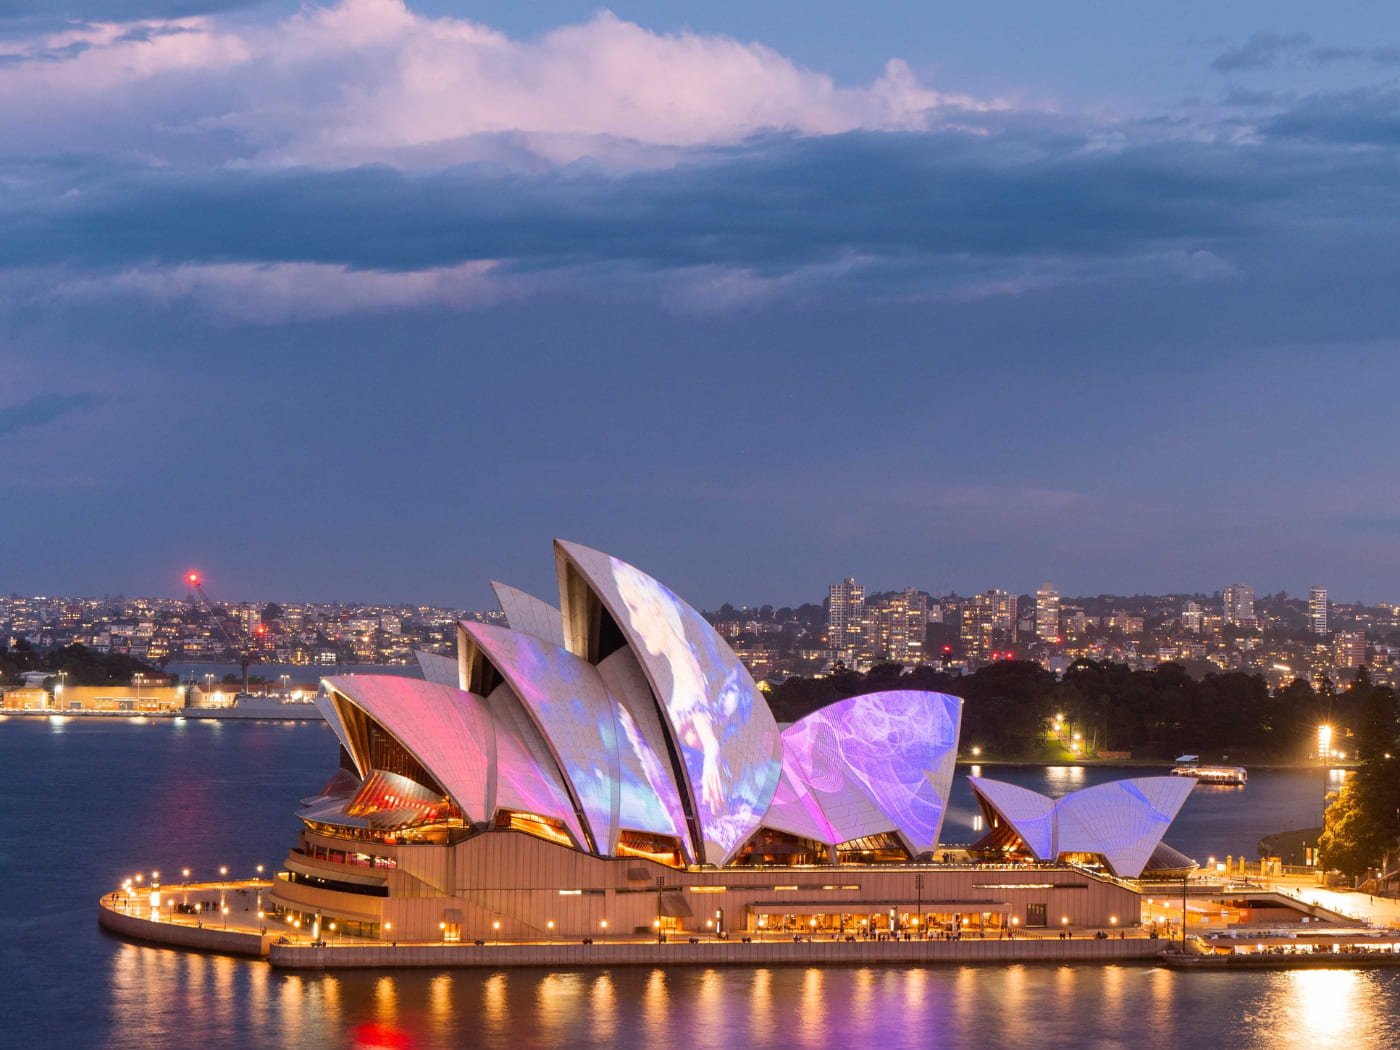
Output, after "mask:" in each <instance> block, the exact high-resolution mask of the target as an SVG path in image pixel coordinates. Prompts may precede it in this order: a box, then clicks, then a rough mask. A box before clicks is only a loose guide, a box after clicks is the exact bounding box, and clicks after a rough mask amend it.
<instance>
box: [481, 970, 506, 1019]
mask: <svg viewBox="0 0 1400 1050" xmlns="http://www.w3.org/2000/svg"><path fill="white" fill-rule="evenodd" d="M506 1007H507V1002H506V975H505V974H503V973H497V974H492V975H491V976H490V977H488V978H487V979H486V983H485V984H484V985H483V986H482V989H481V1016H482V1019H483V1021H484V1022H485V1024H484V1027H486V1028H489V1029H492V1030H493V1031H496V1032H504V1031H505V1030H506V1027H507V1026H508V1025H509V1024H510V1011H509V1010H508V1009H507V1008H506Z"/></svg>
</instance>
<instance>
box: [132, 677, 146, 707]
mask: <svg viewBox="0 0 1400 1050" xmlns="http://www.w3.org/2000/svg"><path fill="white" fill-rule="evenodd" d="M145 681H146V676H145V675H144V674H142V673H141V672H140V671H137V672H136V673H135V674H134V675H132V676H131V682H132V684H133V685H134V686H136V710H138V711H139V710H141V685H142V683H144V682H145Z"/></svg>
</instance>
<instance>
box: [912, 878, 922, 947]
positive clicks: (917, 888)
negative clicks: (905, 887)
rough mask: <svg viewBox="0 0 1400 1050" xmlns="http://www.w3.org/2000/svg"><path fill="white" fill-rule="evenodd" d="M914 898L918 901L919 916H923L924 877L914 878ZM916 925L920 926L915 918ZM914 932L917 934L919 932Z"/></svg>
mask: <svg viewBox="0 0 1400 1050" xmlns="http://www.w3.org/2000/svg"><path fill="white" fill-rule="evenodd" d="M914 897H915V900H916V901H917V904H916V907H917V909H918V914H919V915H920V916H921V915H923V913H924V877H923V876H922V875H915V876H914ZM914 925H915V926H917V925H919V923H918V919H917V918H915V921H914ZM914 932H915V933H917V932H918V930H915V931H914Z"/></svg>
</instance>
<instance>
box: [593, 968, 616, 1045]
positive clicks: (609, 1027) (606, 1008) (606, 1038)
mask: <svg viewBox="0 0 1400 1050" xmlns="http://www.w3.org/2000/svg"><path fill="white" fill-rule="evenodd" d="M588 1001H589V1007H590V1013H591V1015H592V1020H593V1025H592V1029H593V1031H592V1036H593V1038H594V1039H596V1040H597V1041H598V1042H599V1043H600V1044H601V1045H604V1046H606V1045H607V1044H609V1043H612V1042H613V1041H614V1040H615V1037H616V1035H617V989H616V988H614V987H613V979H612V974H610V973H600V974H599V975H598V976H597V977H595V978H594V979H593V986H592V987H591V988H590V989H589V991H588Z"/></svg>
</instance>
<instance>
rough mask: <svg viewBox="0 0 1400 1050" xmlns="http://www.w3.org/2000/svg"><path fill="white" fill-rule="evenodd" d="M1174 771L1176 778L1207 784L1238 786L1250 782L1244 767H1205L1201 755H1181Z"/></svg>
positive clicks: (1173, 774)
mask: <svg viewBox="0 0 1400 1050" xmlns="http://www.w3.org/2000/svg"><path fill="white" fill-rule="evenodd" d="M1176 761H1177V766H1176V768H1175V769H1173V770H1172V776H1174V777H1194V778H1195V779H1197V780H1199V781H1201V782H1202V783H1205V784H1238V785H1240V786H1243V785H1245V784H1247V783H1248V782H1249V774H1248V773H1247V772H1246V771H1245V768H1244V766H1203V765H1201V764H1200V756H1199V755H1181V756H1179V757H1178V758H1177V760H1176Z"/></svg>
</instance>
